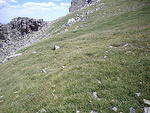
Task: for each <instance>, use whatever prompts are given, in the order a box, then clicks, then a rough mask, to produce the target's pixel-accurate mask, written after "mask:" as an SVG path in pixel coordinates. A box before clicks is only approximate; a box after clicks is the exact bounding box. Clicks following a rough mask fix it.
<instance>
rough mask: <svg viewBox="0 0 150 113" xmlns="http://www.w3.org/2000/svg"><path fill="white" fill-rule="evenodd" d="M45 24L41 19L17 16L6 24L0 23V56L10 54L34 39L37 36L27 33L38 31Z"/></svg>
mask: <svg viewBox="0 0 150 113" xmlns="http://www.w3.org/2000/svg"><path fill="white" fill-rule="evenodd" d="M47 24H48V23H47V22H45V21H43V20H42V19H32V18H27V17H17V18H14V19H12V20H11V22H10V23H8V24H0V58H1V59H2V58H4V57H6V56H8V55H11V54H12V53H15V52H16V50H18V49H19V48H22V47H24V46H25V45H28V42H30V43H31V42H32V41H34V40H36V39H35V38H38V37H37V36H29V35H30V34H33V33H34V32H35V31H40V30H41V29H42V28H43V27H44V26H47Z"/></svg>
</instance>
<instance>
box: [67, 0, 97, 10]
mask: <svg viewBox="0 0 150 113" xmlns="http://www.w3.org/2000/svg"><path fill="white" fill-rule="evenodd" d="M95 1H96V0H72V2H71V7H70V8H69V12H74V11H76V10H79V9H81V8H82V7H84V6H86V5H88V4H91V3H93V2H95Z"/></svg>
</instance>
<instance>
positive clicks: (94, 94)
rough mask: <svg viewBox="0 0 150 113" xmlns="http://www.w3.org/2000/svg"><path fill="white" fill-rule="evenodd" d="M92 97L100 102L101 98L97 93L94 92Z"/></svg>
mask: <svg viewBox="0 0 150 113" xmlns="http://www.w3.org/2000/svg"><path fill="white" fill-rule="evenodd" d="M92 96H93V97H94V98H95V99H97V100H100V98H99V97H98V95H97V92H93V93H92Z"/></svg>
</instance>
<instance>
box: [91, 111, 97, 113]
mask: <svg viewBox="0 0 150 113" xmlns="http://www.w3.org/2000/svg"><path fill="white" fill-rule="evenodd" d="M90 113H98V112H96V111H91V112H90Z"/></svg>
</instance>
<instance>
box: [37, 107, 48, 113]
mask: <svg viewBox="0 0 150 113" xmlns="http://www.w3.org/2000/svg"><path fill="white" fill-rule="evenodd" d="M39 112H40V113H46V112H47V111H46V110H45V109H44V108H42V109H41V110H40V111H39Z"/></svg>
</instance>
